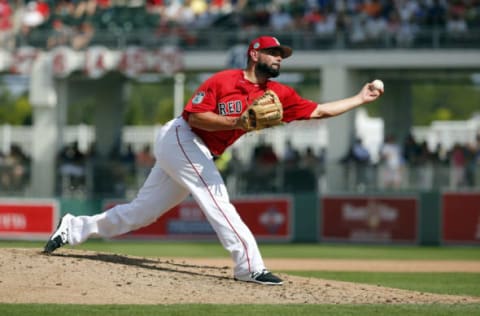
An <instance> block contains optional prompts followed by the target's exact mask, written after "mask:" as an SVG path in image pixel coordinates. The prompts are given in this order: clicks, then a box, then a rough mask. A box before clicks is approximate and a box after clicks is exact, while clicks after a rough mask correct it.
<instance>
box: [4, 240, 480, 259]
mask: <svg viewBox="0 0 480 316" xmlns="http://www.w3.org/2000/svg"><path fill="white" fill-rule="evenodd" d="M43 245H44V242H17V241H15V242H13V241H0V248H4V247H21V248H30V247H35V248H40V249H41V248H42V247H43ZM259 246H260V251H261V252H262V254H263V256H264V257H265V258H325V259H327V258H328V259H372V260H378V259H383V260H479V261H480V251H479V248H478V247H417V246H374V245H371V246H365V245H323V244H268V243H263V244H260V245H259ZM75 248H76V249H88V250H94V251H107V252H113V253H118V254H125V255H132V256H147V257H150V256H151V257H217V258H218V257H228V254H227V252H226V251H225V250H224V249H223V248H222V247H221V245H220V243H219V242H197V243H193V242H159V241H118V240H116V241H101V240H90V241H88V242H86V243H84V244H82V245H80V246H77V247H75ZM479 264H480V262H479Z"/></svg>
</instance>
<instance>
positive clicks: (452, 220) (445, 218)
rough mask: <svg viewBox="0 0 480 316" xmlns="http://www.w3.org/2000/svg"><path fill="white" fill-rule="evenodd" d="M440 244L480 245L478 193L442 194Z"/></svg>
mask: <svg viewBox="0 0 480 316" xmlns="http://www.w3.org/2000/svg"><path fill="white" fill-rule="evenodd" d="M442 242H443V243H445V244H477V245H480V192H476V193H475V192H471V193H466V192H465V193H462V192H445V193H443V195H442Z"/></svg>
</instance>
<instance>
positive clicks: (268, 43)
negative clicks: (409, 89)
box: [44, 36, 383, 285]
mask: <svg viewBox="0 0 480 316" xmlns="http://www.w3.org/2000/svg"><path fill="white" fill-rule="evenodd" d="M290 55H292V49H291V48H290V47H288V46H284V45H281V44H280V43H279V41H278V40H277V39H276V38H274V37H270V36H262V37H259V38H257V39H254V40H253V41H252V42H251V43H250V45H249V47H248V50H247V59H248V62H247V66H246V68H245V69H233V70H225V71H220V72H218V73H216V74H214V75H213V76H211V77H210V78H209V79H207V80H206V81H205V82H204V83H202V84H201V85H200V86H199V87H198V89H197V90H196V92H195V93H194V95H193V97H192V98H191V99H190V101H189V102H188V103H187V104H186V106H185V108H184V111H183V113H182V115H181V116H180V117H177V118H175V119H173V120H171V121H170V122H168V123H167V124H165V125H164V126H163V127H162V129H161V130H160V132H159V133H158V135H157V138H156V141H155V158H156V162H155V166H154V167H153V168H152V170H151V172H150V174H149V176H148V178H147V180H146V182H145V184H144V185H143V186H142V188H140V190H139V192H138V195H137V197H136V198H135V199H134V200H133V201H131V202H130V203H126V204H122V205H117V206H115V207H113V208H111V209H109V210H107V211H106V212H102V213H99V214H97V215H93V216H73V215H71V214H66V215H65V216H64V217H63V218H62V219H61V221H60V223H59V225H58V228H57V230H56V231H55V232H54V233H53V235H52V236H51V237H50V239H49V240H48V242H47V244H46V245H45V249H44V252H45V253H51V252H53V251H54V250H56V249H57V248H59V247H61V246H63V245H65V244H70V245H78V244H80V243H82V242H84V241H86V240H87V239H88V238H89V237H92V236H100V237H107V238H108V237H113V236H117V235H121V234H124V233H127V232H129V231H132V230H136V229H138V228H140V227H143V226H146V225H149V224H151V223H153V222H154V221H155V220H156V219H157V218H158V217H160V216H161V215H162V214H163V213H164V212H166V211H167V210H169V209H170V208H172V207H174V206H175V205H177V204H179V203H180V202H182V201H183V200H184V199H185V198H186V197H187V196H188V195H189V194H191V195H192V196H193V198H194V199H195V200H196V202H197V203H198V205H199V206H200V207H201V209H202V211H203V212H204V213H205V216H206V218H207V219H208V221H209V222H210V224H211V225H212V227H213V229H214V230H215V232H216V234H217V235H218V238H219V240H220V242H221V243H222V245H223V247H224V248H225V249H226V250H227V251H228V252H229V253H230V255H231V257H232V259H233V262H234V270H233V277H234V279H235V280H238V281H246V282H256V283H260V284H267V285H281V284H282V283H283V281H282V280H281V279H280V278H279V277H278V276H276V275H274V274H272V273H271V272H269V271H268V270H267V269H266V267H265V265H264V262H263V259H262V256H261V254H260V251H259V248H258V246H257V243H256V240H255V238H254V236H253V234H252V233H251V232H250V229H249V228H248V227H247V226H246V225H245V224H244V222H243V221H242V219H241V218H240V216H239V215H238V213H237V211H236V210H235V207H234V206H233V205H232V203H231V202H230V198H229V195H228V192H227V190H226V187H225V184H224V182H223V179H222V177H221V175H220V173H219V171H218V170H217V168H216V167H215V164H214V162H213V157H214V156H215V155H221V154H222V153H223V152H224V151H225V149H226V148H227V147H228V146H229V145H231V144H233V143H234V142H235V141H236V140H237V139H238V138H239V137H241V136H242V135H243V134H245V133H247V132H250V131H254V130H261V129H264V128H269V127H272V126H277V125H280V124H286V123H289V122H291V121H294V120H309V119H323V118H328V117H333V116H337V115H340V114H342V113H344V112H346V111H349V110H351V109H354V108H356V107H358V106H360V105H362V104H366V103H369V102H372V101H374V100H376V99H377V98H378V97H379V96H380V95H382V94H383V87H382V88H381V89H378V88H375V87H374V85H373V83H366V84H365V85H364V86H363V88H362V89H361V90H360V91H359V92H358V94H356V95H354V96H352V97H349V98H345V99H341V100H337V101H333V102H328V103H323V104H318V103H317V102H314V101H311V100H307V99H304V98H302V97H301V96H300V95H299V94H298V93H297V92H296V91H295V90H294V89H293V88H291V87H289V86H287V85H284V84H282V83H279V82H276V81H272V80H270V79H271V78H274V77H277V76H278V75H279V73H280V67H281V64H282V61H283V59H285V58H288V57H290Z"/></svg>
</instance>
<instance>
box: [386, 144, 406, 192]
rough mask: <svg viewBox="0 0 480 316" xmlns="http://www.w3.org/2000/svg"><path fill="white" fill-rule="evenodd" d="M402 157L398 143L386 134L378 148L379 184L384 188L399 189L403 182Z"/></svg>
mask: <svg viewBox="0 0 480 316" xmlns="http://www.w3.org/2000/svg"><path fill="white" fill-rule="evenodd" d="M403 163H404V161H403V159H402V151H401V148H400V145H399V144H398V143H397V142H396V140H395V137H394V136H393V135H388V136H387V137H386V138H385V142H384V144H383V145H382V147H381V149H380V184H381V187H382V188H385V189H399V188H400V187H401V185H402V183H403Z"/></svg>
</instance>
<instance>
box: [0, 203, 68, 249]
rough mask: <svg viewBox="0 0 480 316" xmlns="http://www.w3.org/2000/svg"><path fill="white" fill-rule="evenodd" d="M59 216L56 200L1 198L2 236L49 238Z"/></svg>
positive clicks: (0, 236)
mask: <svg viewBox="0 0 480 316" xmlns="http://www.w3.org/2000/svg"><path fill="white" fill-rule="evenodd" d="M58 218H59V208H58V204H57V202H56V201H54V200H23V199H22V200H21V199H19V200H14V199H0V238H2V239H28V240H34V239H48V237H50V235H51V234H52V233H53V231H54V229H55V227H56V225H57V221H58Z"/></svg>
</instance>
